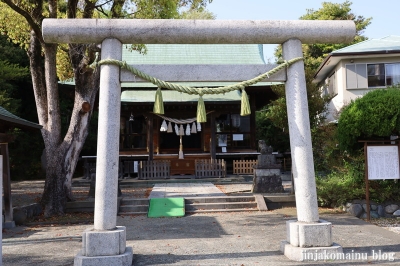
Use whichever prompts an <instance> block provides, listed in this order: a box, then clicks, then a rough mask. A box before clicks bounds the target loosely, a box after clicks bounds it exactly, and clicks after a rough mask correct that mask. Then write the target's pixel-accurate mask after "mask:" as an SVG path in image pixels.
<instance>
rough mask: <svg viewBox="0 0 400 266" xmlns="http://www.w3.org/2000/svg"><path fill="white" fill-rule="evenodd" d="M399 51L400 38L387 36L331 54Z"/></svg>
mask: <svg viewBox="0 0 400 266" xmlns="http://www.w3.org/2000/svg"><path fill="white" fill-rule="evenodd" d="M395 50H400V36H395V35H389V36H386V37H383V38H380V39H370V40H366V41H363V42H359V43H356V44H353V45H350V46H347V47H345V48H342V49H339V50H336V51H333V52H332V55H335V54H345V53H367V52H379V51H385V52H386V51H395Z"/></svg>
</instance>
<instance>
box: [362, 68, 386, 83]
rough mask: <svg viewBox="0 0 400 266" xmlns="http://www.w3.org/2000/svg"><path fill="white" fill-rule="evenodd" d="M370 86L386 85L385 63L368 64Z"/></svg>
mask: <svg viewBox="0 0 400 266" xmlns="http://www.w3.org/2000/svg"><path fill="white" fill-rule="evenodd" d="M367 71H368V88H371V87H384V86H385V83H386V82H385V64H371V65H367Z"/></svg>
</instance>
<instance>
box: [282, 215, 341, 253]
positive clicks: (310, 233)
mask: <svg viewBox="0 0 400 266" xmlns="http://www.w3.org/2000/svg"><path fill="white" fill-rule="evenodd" d="M280 250H281V251H282V252H283V254H284V255H285V256H286V257H288V258H289V259H291V260H295V261H307V260H314V259H315V258H318V256H322V257H324V256H329V255H330V254H337V253H343V249H342V247H341V246H340V245H338V244H336V243H333V242H332V224H331V223H330V222H327V221H325V220H319V221H318V222H316V223H304V222H298V221H297V220H289V221H287V222H286V240H284V241H282V242H281V247H280ZM310 253H312V256H307V254H310ZM310 257H311V258H312V259H310Z"/></svg>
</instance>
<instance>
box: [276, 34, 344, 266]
mask: <svg viewBox="0 0 400 266" xmlns="http://www.w3.org/2000/svg"><path fill="white" fill-rule="evenodd" d="M282 52H283V58H284V59H285V60H290V59H292V58H296V57H303V52H302V47H301V42H300V41H299V40H298V39H290V40H288V41H286V42H285V43H283V48H282ZM286 105H287V113H288V122H289V133H290V148H291V155H292V171H293V177H294V184H295V196H296V209H297V220H289V221H286V240H285V241H282V242H281V248H280V249H281V251H282V252H283V253H284V255H286V256H287V257H288V258H289V259H292V260H296V261H304V260H309V256H308V255H307V254H312V255H313V256H314V257H316V258H318V256H319V257H321V255H324V254H328V255H329V254H337V253H341V252H343V250H342V247H341V246H340V245H338V244H336V243H333V241H332V224H331V223H330V222H327V221H324V220H320V219H319V215H318V202H317V188H316V185H315V172H314V160H313V154H312V143H311V130H310V119H309V114H308V101H307V90H306V79H305V72H304V62H303V61H299V62H296V63H294V64H293V65H291V66H290V67H289V68H288V70H287V81H286Z"/></svg>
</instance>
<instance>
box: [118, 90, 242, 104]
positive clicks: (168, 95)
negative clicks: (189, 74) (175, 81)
mask: <svg viewBox="0 0 400 266" xmlns="http://www.w3.org/2000/svg"><path fill="white" fill-rule="evenodd" d="M155 94H156V91H155V90H152V91H149V90H133V91H132V90H129V91H123V92H122V93H121V102H137V103H154V99H155ZM162 96H163V102H166V103H168V102H170V103H171V102H175V103H177V102H197V101H198V100H199V96H198V95H190V94H186V93H181V92H178V91H170V90H163V91H162ZM203 100H204V102H220V101H225V102H238V101H240V100H241V93H240V92H239V91H231V92H226V93H224V94H206V95H203Z"/></svg>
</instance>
